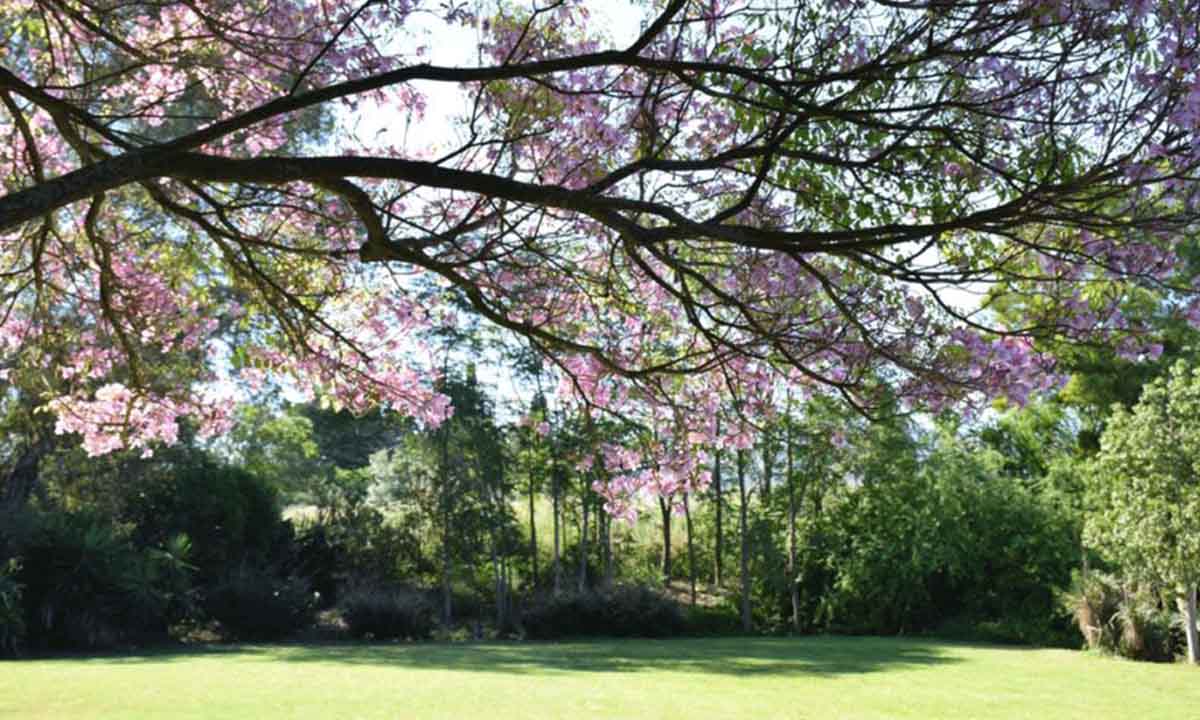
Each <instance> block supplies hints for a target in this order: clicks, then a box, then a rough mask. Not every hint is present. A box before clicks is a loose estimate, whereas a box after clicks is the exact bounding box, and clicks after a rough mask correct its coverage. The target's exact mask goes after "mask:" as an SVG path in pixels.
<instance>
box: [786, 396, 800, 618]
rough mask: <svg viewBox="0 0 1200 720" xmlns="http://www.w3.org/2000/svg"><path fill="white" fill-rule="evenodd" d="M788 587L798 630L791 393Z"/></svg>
mask: <svg viewBox="0 0 1200 720" xmlns="http://www.w3.org/2000/svg"><path fill="white" fill-rule="evenodd" d="M784 422H786V423H787V448H786V452H787V493H788V562H787V574H788V589H789V591H790V592H789V594H790V595H791V600H792V630H793V631H794V632H800V583H799V582H797V581H796V514H797V512H798V508H797V507H796V467H795V444H794V443H793V441H792V394H791V392H790V391H789V392H788V396H787V416H786V417H785V419H784Z"/></svg>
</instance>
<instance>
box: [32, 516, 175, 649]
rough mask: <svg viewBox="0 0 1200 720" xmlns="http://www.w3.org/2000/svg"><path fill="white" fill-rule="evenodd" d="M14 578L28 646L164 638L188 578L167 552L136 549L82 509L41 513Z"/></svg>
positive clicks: (108, 644)
mask: <svg viewBox="0 0 1200 720" xmlns="http://www.w3.org/2000/svg"><path fill="white" fill-rule="evenodd" d="M21 556H22V565H21V569H20V571H19V572H18V573H17V575H16V581H17V582H19V583H20V584H21V586H22V587H23V603H22V604H23V605H24V610H25V630H26V633H27V637H28V642H29V644H30V645H31V646H34V647H38V648H49V649H81V648H103V647H113V646H115V645H118V644H121V643H124V642H145V641H150V640H156V639H163V638H165V637H166V632H167V626H168V623H169V621H170V619H171V618H170V612H171V608H172V606H173V603H175V601H176V600H177V596H178V595H179V594H180V593H183V592H186V577H183V578H181V577H180V575H179V573H178V568H173V567H171V565H170V563H168V562H167V560H165V559H164V557H163V553H162V551H155V550H150V549H146V550H142V549H138V548H136V547H134V545H133V544H132V543H131V542H130V541H129V539H128V538H127V537H125V536H124V535H122V534H121V533H120V532H118V531H117V530H116V529H115V528H114V527H113V526H112V525H111V524H110V523H108V522H107V521H104V520H101V519H99V518H96V517H94V516H91V515H88V514H85V513H74V514H72V513H50V514H46V515H42V516H40V517H39V518H38V520H37V523H36V527H35V528H34V530H33V531H32V532H31V533H30V535H29V537H28V538H25V539H24V540H23V547H22V548H21Z"/></svg>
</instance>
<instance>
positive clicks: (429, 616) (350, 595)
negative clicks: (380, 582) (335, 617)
mask: <svg viewBox="0 0 1200 720" xmlns="http://www.w3.org/2000/svg"><path fill="white" fill-rule="evenodd" d="M340 608H341V611H342V618H343V619H344V620H345V621H346V624H347V625H348V626H349V628H350V634H351V635H353V636H354V637H358V638H362V637H367V636H368V635H369V636H371V637H373V638H375V639H379V640H383V639H393V638H400V639H412V640H424V639H426V638H428V637H429V636H431V635H432V634H433V628H434V610H433V605H432V604H430V602H429V600H428V599H427V598H426V597H425V595H424V594H422V593H419V592H413V591H410V590H398V589H386V588H356V589H353V590H350V591H349V592H347V593H345V594H344V597H343V598H342V600H341V603H340Z"/></svg>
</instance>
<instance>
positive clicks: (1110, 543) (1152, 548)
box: [1085, 363, 1200, 663]
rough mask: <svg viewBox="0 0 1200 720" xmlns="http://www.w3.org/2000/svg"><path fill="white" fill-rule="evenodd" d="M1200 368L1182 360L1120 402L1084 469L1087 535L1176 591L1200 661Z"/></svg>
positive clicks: (1193, 656) (1131, 569)
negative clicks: (1130, 401)
mask: <svg viewBox="0 0 1200 720" xmlns="http://www.w3.org/2000/svg"><path fill="white" fill-rule="evenodd" d="M1198 428H1200V371H1197V370H1195V369H1192V368H1190V367H1188V366H1187V365H1186V364H1184V363H1177V364H1176V365H1175V366H1173V367H1172V368H1171V371H1170V374H1169V376H1168V377H1167V378H1164V379H1160V380H1157V381H1155V382H1153V383H1150V384H1149V385H1147V386H1146V387H1145V388H1144V390H1143V391H1142V396H1141V399H1140V400H1138V403H1137V405H1135V406H1134V408H1133V410H1132V411H1126V410H1125V409H1124V408H1122V407H1120V406H1117V407H1116V408H1114V411H1113V414H1112V416H1111V417H1110V419H1109V423H1108V427H1107V429H1106V430H1105V432H1104V435H1103V436H1102V437H1101V446H1100V453H1099V454H1098V455H1097V456H1096V459H1095V464H1094V466H1093V472H1091V473H1090V474H1089V475H1088V476H1087V482H1088V490H1089V498H1090V499H1091V508H1090V512H1089V513H1088V515H1087V524H1086V526H1085V538H1086V539H1087V541H1088V542H1089V543H1091V544H1093V545H1094V546H1095V547H1097V548H1099V549H1101V550H1102V551H1103V552H1104V553H1105V554H1106V555H1108V556H1110V557H1112V558H1114V559H1115V560H1117V562H1118V563H1119V564H1120V566H1121V567H1122V568H1124V570H1125V572H1128V573H1133V574H1135V575H1141V576H1143V577H1144V578H1145V579H1147V580H1149V581H1151V582H1154V583H1157V584H1159V585H1161V586H1162V587H1165V588H1167V589H1168V590H1169V591H1170V592H1171V593H1172V594H1174V596H1175V598H1176V602H1177V603H1178V606H1179V611H1180V614H1181V615H1182V617H1183V627H1184V632H1185V634H1186V636H1187V649H1188V660H1189V661H1191V662H1192V663H1200V642H1198V641H1197V628H1196V622H1197V615H1196V588H1197V585H1198V584H1200V524H1198V518H1200V473H1198V472H1197V470H1198V463H1200V433H1198V432H1197V429H1198Z"/></svg>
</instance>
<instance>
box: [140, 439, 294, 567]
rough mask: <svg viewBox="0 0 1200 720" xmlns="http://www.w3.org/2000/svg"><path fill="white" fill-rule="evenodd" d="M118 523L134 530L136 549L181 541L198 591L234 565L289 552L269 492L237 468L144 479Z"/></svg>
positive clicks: (195, 467)
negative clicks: (187, 542)
mask: <svg viewBox="0 0 1200 720" xmlns="http://www.w3.org/2000/svg"><path fill="white" fill-rule="evenodd" d="M121 520H123V521H125V522H128V523H130V524H132V525H133V526H134V532H133V540H134V541H135V542H136V543H137V544H138V545H140V546H142V547H156V546H162V545H164V544H166V543H167V542H168V541H169V540H170V538H172V537H174V536H176V535H179V534H185V535H187V536H188V537H189V538H190V539H191V545H192V554H191V562H192V563H193V564H194V565H195V566H196V568H197V573H196V574H197V582H198V583H199V584H201V585H208V584H211V583H212V582H214V581H216V580H217V579H218V578H222V577H224V576H226V575H228V574H229V573H230V572H231V571H232V570H234V569H236V568H237V567H238V566H240V565H243V564H250V565H269V564H272V563H274V562H276V561H278V560H280V559H283V558H285V557H286V556H288V555H289V553H290V552H291V548H290V542H291V539H292V538H291V528H290V525H288V524H287V523H285V522H283V520H282V518H281V516H280V511H279V504H278V498H277V495H276V493H275V491H274V490H273V489H272V488H271V487H270V486H269V485H268V484H267V483H266V482H265V481H264V480H262V479H260V478H258V477H257V476H255V475H253V474H251V473H249V472H247V471H245V470H243V469H241V468H236V467H230V466H226V465H220V464H217V463H213V462H211V461H207V460H206V461H203V462H195V463H191V464H185V465H181V466H177V467H172V468H169V469H168V471H167V472H164V473H163V474H161V475H158V476H155V477H152V478H148V479H147V480H146V481H145V485H144V486H143V489H142V491H141V492H139V493H138V494H137V495H136V496H134V497H131V498H130V499H129V500H128V502H127V503H126V507H125V509H124V511H123V513H122V518H121Z"/></svg>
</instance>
